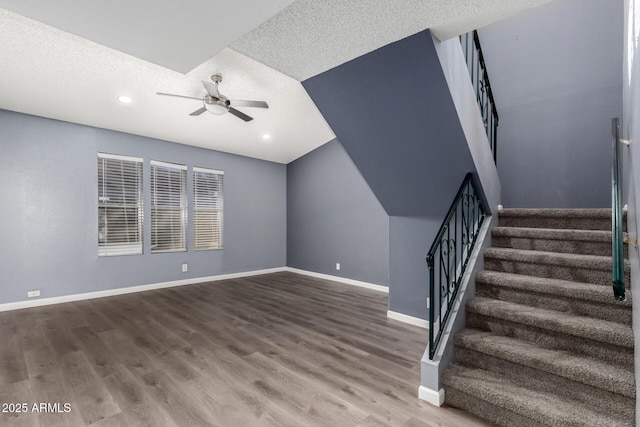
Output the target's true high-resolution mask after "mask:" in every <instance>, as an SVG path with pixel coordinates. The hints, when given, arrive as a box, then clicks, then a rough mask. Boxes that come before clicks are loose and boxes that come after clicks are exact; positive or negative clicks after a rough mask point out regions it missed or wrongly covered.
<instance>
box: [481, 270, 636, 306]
mask: <svg viewBox="0 0 640 427" xmlns="http://www.w3.org/2000/svg"><path fill="white" fill-rule="evenodd" d="M478 283H480V284H488V285H493V286H501V287H506V288H513V289H519V290H524V291H527V292H535V293H544V294H550V295H555V296H562V297H568V298H574V299H581V300H586V301H593V302H599V303H604V304H611V305H615V306H626V307H629V309H631V301H632V299H631V291H629V290H627V293H626V296H627V300H626V301H616V300H614V298H613V291H612V290H611V288H609V287H607V286H602V285H596V284H593V283H580V282H573V281H570V280H559V279H549V278H546V277H537V276H527V275H523V274H513V273H504V272H501V271H489V270H484V271H481V272H479V273H478V274H476V284H478Z"/></svg>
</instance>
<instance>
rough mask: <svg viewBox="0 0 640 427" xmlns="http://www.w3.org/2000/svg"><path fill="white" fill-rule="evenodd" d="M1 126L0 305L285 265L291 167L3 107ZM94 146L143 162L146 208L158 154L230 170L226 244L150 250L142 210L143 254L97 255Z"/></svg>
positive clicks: (188, 163) (0, 111)
mask: <svg viewBox="0 0 640 427" xmlns="http://www.w3.org/2000/svg"><path fill="white" fill-rule="evenodd" d="M0 129H1V130H2V131H1V132H0V147H2V156H0V197H1V198H2V201H3V207H4V209H1V210H0V224H2V227H3V228H2V236H3V240H2V244H1V245H0V271H1V272H2V275H1V279H0V284H1V286H0V289H1V290H2V292H1V294H0V303H7V302H15V301H20V300H25V299H26V293H27V290H31V289H40V290H41V297H43V298H44V297H53V296H62V295H69V294H78V293H83V292H91V291H99V290H107V289H114V288H122V287H127V286H134V285H143V284H152V283H160V282H167V281H173V280H181V279H189V278H197V277H206V276H212V275H217V274H225V273H234V272H241V271H249V270H258V269H264V268H273V267H283V266H284V265H285V263H286V166H285V165H281V164H276V163H271V162H265V161H261V160H254V159H249V158H245V157H240V156H235V155H231V154H225V153H220V152H215V151H211V150H205V149H200V148H195V147H190V146H186V145H180V144H174V143H169V142H165V141H159V140H154V139H149V138H144V137H140V136H135V135H129V134H124V133H118V132H112V131H107V130H103V129H96V128H91V127H86V126H81V125H76V124H71V123H66V122H60V121H55V120H49V119H43V118H39V117H34V116H28V115H23V114H19V113H14V112H9V111H3V110H0ZM97 152H108V153H115V154H121V155H128V156H135V157H142V158H144V204H145V207H148V206H149V198H150V183H149V170H150V168H149V161H150V160H152V159H153V160H161V161H168V162H175V163H182V164H187V165H188V166H201V167H210V168H214V169H221V170H224V172H225V223H224V227H225V229H224V246H225V247H224V249H223V250H217V251H198V252H194V251H193V250H191V249H190V250H189V251H188V252H177V253H163V254H150V253H149V252H150V251H149V247H150V243H149V236H150V224H149V221H148V218H149V213H148V212H145V222H144V254H143V255H134V256H118V257H102V258H99V257H98V256H97V229H98V207H97V200H96V198H97V189H96V186H97V157H96V156H97ZM190 175H191V174H190V173H189V181H188V193H187V194H188V195H189V196H190V195H191V189H192V187H191V185H192V183H191V179H192V178H191V176H190ZM189 209H190V210H191V209H192V208H191V206H190V207H189ZM191 214H192V212H191V211H190V217H192V215H191ZM191 234H192V229H191V223H189V229H188V234H187V236H188V247H191ZM183 262H186V263H188V265H189V271H188V272H187V273H182V272H181V264H182V263H183Z"/></svg>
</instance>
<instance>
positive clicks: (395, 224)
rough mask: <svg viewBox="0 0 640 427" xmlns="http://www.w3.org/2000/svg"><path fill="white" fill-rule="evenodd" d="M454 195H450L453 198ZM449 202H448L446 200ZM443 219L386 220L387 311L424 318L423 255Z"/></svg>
mask: <svg viewBox="0 0 640 427" xmlns="http://www.w3.org/2000/svg"><path fill="white" fill-rule="evenodd" d="M453 196H455V194H452V195H451V199H453ZM449 203H451V200H449ZM443 220H444V218H425V217H399V216H392V217H391V218H390V221H389V235H390V239H389V265H390V267H389V277H390V282H391V283H390V288H389V309H390V310H393V311H397V312H399V313H402V314H406V315H409V316H413V317H418V318H421V319H427V318H428V316H429V310H428V309H427V297H428V296H429V268H428V266H427V263H426V256H427V252H428V251H429V248H430V247H431V242H432V241H433V239H434V237H435V235H436V234H437V233H438V229H439V228H440V224H442V221H443Z"/></svg>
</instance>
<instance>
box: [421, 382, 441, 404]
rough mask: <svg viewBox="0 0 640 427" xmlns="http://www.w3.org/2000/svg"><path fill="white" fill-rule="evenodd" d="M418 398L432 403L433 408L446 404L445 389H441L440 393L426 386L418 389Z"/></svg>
mask: <svg viewBox="0 0 640 427" xmlns="http://www.w3.org/2000/svg"><path fill="white" fill-rule="evenodd" d="M418 397H419V398H420V399H422V400H424V401H425V402H427V403H431V404H432V405H433V406H438V407H440V406H442V404H443V403H444V389H443V388H441V389H440V390H438V391H435V390H431V389H430V388H426V387H424V386H420V387H418Z"/></svg>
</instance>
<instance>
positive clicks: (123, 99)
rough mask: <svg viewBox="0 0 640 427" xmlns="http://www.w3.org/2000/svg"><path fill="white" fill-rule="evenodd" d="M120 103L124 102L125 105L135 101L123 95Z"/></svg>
mask: <svg viewBox="0 0 640 427" xmlns="http://www.w3.org/2000/svg"><path fill="white" fill-rule="evenodd" d="M118 101H120V102H122V103H123V104H131V101H133V99H131V98H130V97H128V96H124V95H123V96H119V97H118Z"/></svg>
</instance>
